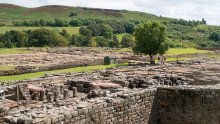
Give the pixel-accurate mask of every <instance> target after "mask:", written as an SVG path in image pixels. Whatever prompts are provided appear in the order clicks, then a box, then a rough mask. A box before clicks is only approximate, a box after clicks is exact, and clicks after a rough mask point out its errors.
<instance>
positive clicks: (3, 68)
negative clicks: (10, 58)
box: [0, 65, 15, 71]
mask: <svg viewBox="0 0 220 124" xmlns="http://www.w3.org/2000/svg"><path fill="white" fill-rule="evenodd" d="M8 70H15V66H11V65H7V66H0V71H8Z"/></svg>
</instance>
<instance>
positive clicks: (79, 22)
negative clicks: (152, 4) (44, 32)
mask: <svg viewBox="0 0 220 124" xmlns="http://www.w3.org/2000/svg"><path fill="white" fill-rule="evenodd" d="M115 21H116V22H119V21H117V20H103V19H99V18H87V19H72V20H70V21H67V20H63V19H58V18H55V19H54V20H49V21H48V20H43V19H40V20H30V21H27V20H26V21H13V22H12V23H13V25H14V26H51V27H67V26H73V27H78V26H87V25H90V24H100V23H107V24H111V23H112V22H115ZM120 22H121V23H124V22H126V23H132V24H140V23H141V22H144V21H137V20H129V21H120Z"/></svg>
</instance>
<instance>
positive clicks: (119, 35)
mask: <svg viewBox="0 0 220 124" xmlns="http://www.w3.org/2000/svg"><path fill="white" fill-rule="evenodd" d="M126 34H127V33H122V34H116V37H117V38H118V40H119V42H121V40H122V37H123V36H124V35H126Z"/></svg>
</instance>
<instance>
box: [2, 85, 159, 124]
mask: <svg viewBox="0 0 220 124" xmlns="http://www.w3.org/2000/svg"><path fill="white" fill-rule="evenodd" d="M155 93H156V89H144V90H143V89H137V90H131V91H130V90H129V92H124V91H123V92H118V93H115V94H114V95H115V97H111V98H108V97H101V98H100V97H98V98H95V99H88V100H87V101H82V102H79V103H78V104H77V105H76V104H73V103H68V101H66V103H67V104H66V105H65V106H59V107H58V106H56V107H55V106H54V107H52V106H51V105H46V108H47V114H43V112H42V113H41V112H39V111H41V110H39V108H38V109H37V110H35V111H29V113H30V114H27V115H34V117H33V118H32V117H31V116H27V115H25V114H24V113H22V112H20V113H17V114H16V115H19V117H17V116H16V117H13V115H12V116H11V115H9V116H7V117H5V119H4V120H5V122H6V123H8V124H13V123H18V121H19V123H22V124H29V123H31V124H147V123H149V124H156V113H155V111H154V110H156V108H154V107H155V105H156V103H155ZM63 104H64V103H63ZM49 108H50V109H49ZM44 112H45V109H44ZM30 117H31V118H30ZM13 120H17V121H16V122H13Z"/></svg>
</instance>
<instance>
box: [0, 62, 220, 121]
mask: <svg viewBox="0 0 220 124" xmlns="http://www.w3.org/2000/svg"><path fill="white" fill-rule="evenodd" d="M210 63H212V64H211V66H208V65H210ZM219 70H220V66H219V63H218V61H216V60H204V61H203V64H202V65H198V64H197V63H196V62H193V61H191V62H189V61H188V62H182V64H178V65H177V64H174V63H173V64H166V65H162V66H160V65H159V66H158V65H156V66H150V65H149V66H148V65H145V66H120V67H114V68H110V69H105V70H101V71H93V72H88V73H67V74H51V75H45V76H44V77H41V78H38V79H32V80H25V81H17V82H11V83H6V82H5V83H2V87H1V89H0V123H2V124H202V123H204V124H205V123H211V124H218V123H219V122H220V118H219V116H220V110H219V107H220V98H219V96H220V85H219V84H218V82H219V81H220V78H218V75H220V73H219ZM199 82H201V84H200V83H199Z"/></svg>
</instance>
